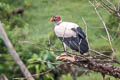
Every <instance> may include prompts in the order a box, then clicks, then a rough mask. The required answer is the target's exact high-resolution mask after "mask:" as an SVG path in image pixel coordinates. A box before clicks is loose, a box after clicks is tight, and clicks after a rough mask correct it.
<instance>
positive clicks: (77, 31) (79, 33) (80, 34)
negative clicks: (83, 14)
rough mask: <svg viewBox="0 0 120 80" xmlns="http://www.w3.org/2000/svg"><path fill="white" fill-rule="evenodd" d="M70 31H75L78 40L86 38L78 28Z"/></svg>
mask: <svg viewBox="0 0 120 80" xmlns="http://www.w3.org/2000/svg"><path fill="white" fill-rule="evenodd" d="M72 30H73V31H75V32H76V33H77V35H78V36H79V37H80V38H83V39H85V38H86V35H85V33H84V32H83V31H82V29H81V28H80V27H77V28H72Z"/></svg>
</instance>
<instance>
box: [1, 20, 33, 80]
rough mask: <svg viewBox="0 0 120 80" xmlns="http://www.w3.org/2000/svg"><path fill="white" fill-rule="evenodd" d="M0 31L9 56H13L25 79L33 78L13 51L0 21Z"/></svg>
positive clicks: (30, 79) (31, 79)
mask: <svg viewBox="0 0 120 80" xmlns="http://www.w3.org/2000/svg"><path fill="white" fill-rule="evenodd" d="M0 33H1V36H2V39H3V41H4V43H5V45H6V46H7V48H8V50H9V52H10V54H11V56H12V57H13V59H14V60H15V61H16V63H17V64H18V66H19V67H20V69H21V71H22V73H23V74H24V76H25V77H26V79H27V80H34V78H33V77H32V75H31V73H30V72H29V71H28V69H27V68H26V66H25V65H24V63H23V62H22V60H21V59H20V57H19V55H18V54H17V52H16V51H15V49H14V47H13V45H12V43H11V42H10V40H9V39H8V37H7V34H6V32H5V30H4V28H3V27H2V24H1V22H0Z"/></svg>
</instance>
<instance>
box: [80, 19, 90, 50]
mask: <svg viewBox="0 0 120 80" xmlns="http://www.w3.org/2000/svg"><path fill="white" fill-rule="evenodd" d="M82 20H83V22H84V24H85V27H86V29H85V30H86V31H85V32H86V39H87V42H88V46H89V49H90V44H89V41H88V26H87V23H86V21H85V19H84V18H83V17H82Z"/></svg>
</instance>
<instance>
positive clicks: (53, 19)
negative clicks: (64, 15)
mask: <svg viewBox="0 0 120 80" xmlns="http://www.w3.org/2000/svg"><path fill="white" fill-rule="evenodd" d="M50 21H51V22H54V23H58V22H61V18H60V16H53V17H52V18H51V19H50Z"/></svg>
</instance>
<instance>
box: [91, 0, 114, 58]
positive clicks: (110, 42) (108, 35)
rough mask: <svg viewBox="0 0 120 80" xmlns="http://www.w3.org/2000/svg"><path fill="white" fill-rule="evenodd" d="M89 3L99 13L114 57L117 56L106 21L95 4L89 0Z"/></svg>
mask: <svg viewBox="0 0 120 80" xmlns="http://www.w3.org/2000/svg"><path fill="white" fill-rule="evenodd" d="M89 3H90V4H91V5H92V6H93V7H94V9H95V12H96V13H97V15H98V17H99V19H100V20H101V21H102V24H103V25H104V28H105V31H106V33H107V37H108V40H109V44H110V47H111V49H112V51H113V54H114V56H116V53H115V50H114V48H113V47H112V41H111V38H110V34H109V32H108V29H107V26H106V24H105V22H104V20H103V19H102V17H101V16H100V14H99V12H98V11H97V9H96V7H95V6H94V4H93V3H92V2H91V1H90V0H89Z"/></svg>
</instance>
